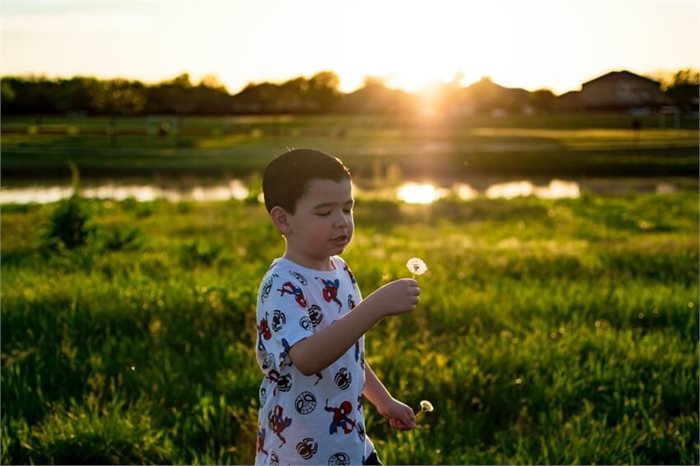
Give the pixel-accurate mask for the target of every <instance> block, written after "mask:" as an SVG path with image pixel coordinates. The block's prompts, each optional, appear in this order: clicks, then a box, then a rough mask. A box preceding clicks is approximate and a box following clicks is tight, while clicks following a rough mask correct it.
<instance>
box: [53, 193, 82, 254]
mask: <svg viewBox="0 0 700 466" xmlns="http://www.w3.org/2000/svg"><path fill="white" fill-rule="evenodd" d="M89 221H90V216H89V214H88V212H87V210H86V209H85V207H84V205H83V201H82V200H81V199H80V197H79V196H78V195H77V194H74V195H73V196H71V197H70V198H69V199H67V200H65V201H62V202H61V203H60V204H59V205H58V207H56V210H54V211H53V213H52V214H51V216H50V217H49V224H48V227H47V230H46V233H45V239H46V240H47V241H48V243H49V244H50V245H51V246H56V243H60V244H62V245H63V246H64V247H65V248H66V249H75V248H77V247H79V246H83V245H85V244H86V243H87V241H88V237H89V236H90V234H91V233H92V232H93V228H92V227H90V226H89Z"/></svg>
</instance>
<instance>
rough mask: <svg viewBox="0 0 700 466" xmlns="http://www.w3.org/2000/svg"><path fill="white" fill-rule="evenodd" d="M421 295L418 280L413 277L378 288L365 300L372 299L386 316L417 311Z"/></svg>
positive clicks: (382, 314)
mask: <svg viewBox="0 0 700 466" xmlns="http://www.w3.org/2000/svg"><path fill="white" fill-rule="evenodd" d="M419 295H420V288H419V287H418V282H417V281H415V280H414V279H412V278H401V279H399V280H395V281H393V282H390V283H387V284H386V285H384V286H382V287H381V288H379V289H377V290H376V291H375V292H374V293H372V294H371V295H369V296H368V297H367V298H366V299H365V301H371V303H372V305H373V306H376V308H377V309H378V310H379V312H380V314H381V316H382V317H386V316H391V315H396V314H406V313H409V312H413V311H415V310H416V306H417V305H418V296H419Z"/></svg>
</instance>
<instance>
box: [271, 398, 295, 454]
mask: <svg viewBox="0 0 700 466" xmlns="http://www.w3.org/2000/svg"><path fill="white" fill-rule="evenodd" d="M267 421H268V424H269V426H270V430H272V432H274V433H275V435H277V437H279V439H280V440H282V443H280V447H281V446H282V445H284V444H285V443H287V439H285V438H284V437H282V431H284V430H285V429H286V428H287V427H289V426H291V425H292V420H291V419H290V418H288V417H285V415H284V408H282V407H281V406H280V405H277V406H275V408H274V410H272V411H270V413H269V414H268V415H267Z"/></svg>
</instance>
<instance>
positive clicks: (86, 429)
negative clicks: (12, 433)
mask: <svg viewBox="0 0 700 466" xmlns="http://www.w3.org/2000/svg"><path fill="white" fill-rule="evenodd" d="M91 405H92V406H91ZM145 408H147V407H146V406H132V407H127V406H125V405H124V403H122V402H119V401H114V402H110V403H109V404H108V405H106V406H104V407H102V408H98V407H95V406H94V403H88V405H82V406H77V405H73V406H71V407H70V409H68V410H66V409H64V408H62V407H61V408H58V409H57V410H56V411H54V413H53V414H51V415H49V416H47V418H46V419H45V420H44V422H42V423H41V424H40V425H39V426H37V427H36V428H35V429H33V433H32V435H31V438H29V439H28V445H27V447H29V449H30V451H29V453H28V456H29V459H30V461H31V462H32V463H39V464H164V463H167V462H169V461H170V460H169V459H170V458H171V457H172V451H171V450H172V446H171V444H170V442H169V441H168V440H167V439H164V438H163V437H162V433H161V432H159V429H157V428H156V427H155V426H153V425H152V422H151V418H150V417H149V416H148V414H147V412H148V411H147V409H145Z"/></svg>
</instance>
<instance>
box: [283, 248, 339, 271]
mask: <svg viewBox="0 0 700 466" xmlns="http://www.w3.org/2000/svg"><path fill="white" fill-rule="evenodd" d="M282 257H284V258H285V259H287V260H289V261H292V262H294V263H296V264H299V265H301V266H303V267H306V268H309V269H314V270H320V271H323V272H330V271H331V270H335V265H333V261H332V260H331V258H330V257H325V258H323V259H319V260H315V259H312V258H308V257H303V256H299V255H297V254H294V253H290V252H289V251H286V252H285V253H284V256H282Z"/></svg>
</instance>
